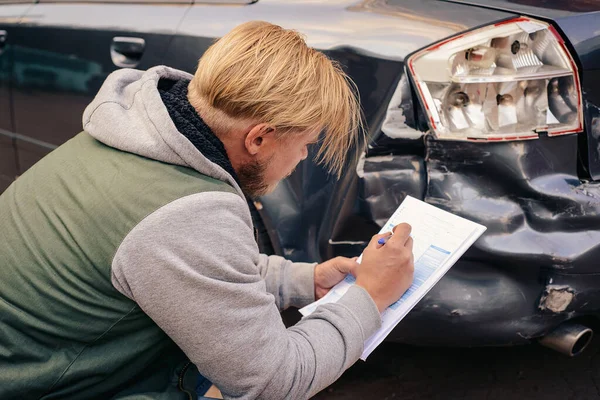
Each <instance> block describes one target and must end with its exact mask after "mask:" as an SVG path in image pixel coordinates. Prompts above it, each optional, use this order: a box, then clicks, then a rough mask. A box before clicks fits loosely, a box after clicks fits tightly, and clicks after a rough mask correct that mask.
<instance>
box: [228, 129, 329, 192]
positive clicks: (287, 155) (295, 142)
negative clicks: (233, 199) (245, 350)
mask: <svg viewBox="0 0 600 400" xmlns="http://www.w3.org/2000/svg"><path fill="white" fill-rule="evenodd" d="M318 137H319V131H316V132H315V131H307V132H302V133H290V134H289V135H288V137H284V138H280V139H277V140H269V141H266V142H265V143H264V148H263V149H262V150H261V152H260V153H259V154H257V157H256V158H255V159H254V160H252V161H250V162H248V163H246V164H245V165H243V166H241V168H240V169H239V171H238V176H239V178H240V183H241V185H242V189H243V190H244V191H245V192H246V194H248V195H249V196H250V197H258V196H263V195H266V194H268V193H271V192H272V191H273V190H274V189H275V187H276V186H277V184H278V183H279V182H280V181H281V180H283V179H285V178H287V177H288V176H290V175H291V174H292V172H293V171H294V169H295V168H296V166H297V165H298V164H299V163H300V161H302V160H304V159H306V157H307V156H308V145H309V144H311V143H315V142H316V141H317V139H318Z"/></svg>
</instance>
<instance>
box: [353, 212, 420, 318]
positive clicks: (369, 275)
mask: <svg viewBox="0 0 600 400" xmlns="http://www.w3.org/2000/svg"><path fill="white" fill-rule="evenodd" d="M410 231H411V227H410V225H408V224H400V225H396V226H395V227H394V235H393V236H391V237H390V238H389V239H388V240H387V241H386V242H385V244H384V245H381V244H379V243H378V240H379V239H381V238H385V237H389V233H384V234H382V235H375V236H373V238H372V239H371V242H370V243H369V245H368V246H367V248H366V249H365V251H364V252H363V258H362V263H361V266H360V269H358V270H357V273H356V284H357V285H358V286H362V287H363V288H365V289H366V291H367V292H369V294H370V295H371V298H372V299H373V301H375V304H377V308H378V309H379V312H382V311H383V310H385V309H386V308H387V307H388V306H390V305H391V304H392V303H394V302H395V301H396V300H398V299H399V298H400V297H401V296H402V295H403V294H404V292H405V291H406V289H408V288H409V287H410V285H411V283H412V281H413V274H414V268H415V266H414V260H413V254H412V248H413V240H412V238H411V237H410Z"/></svg>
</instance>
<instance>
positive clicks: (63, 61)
mask: <svg viewBox="0 0 600 400" xmlns="http://www.w3.org/2000/svg"><path fill="white" fill-rule="evenodd" d="M599 10H600V4H598V2H596V1H593V0H573V1H569V2H566V1H561V0H545V1H542V0H538V1H536V0H522V1H519V0H465V1H461V0H455V1H435V0H387V1H386V0H362V1H356V0H335V1H323V2H315V1H308V0H259V1H243V0H224V1H219V0H212V1H210V2H203V1H195V2H194V1H190V0H185V1H183V0H182V1H177V0H174V1H171V0H165V1H164V2H147V3H142V2H138V1H136V0H131V1H129V0H117V1H111V2H108V1H107V2H104V1H102V0H93V1H89V2H86V3H78V2H73V1H70V0H52V1H49V2H47V1H44V0H39V1H26V0H15V1H11V0H0V191H2V190H4V189H5V188H6V187H7V186H8V185H9V184H10V182H11V181H12V180H14V178H15V177H16V176H18V175H19V174H21V173H23V172H24V171H25V170H27V168H29V167H30V166H31V165H32V164H33V163H35V162H36V161H37V160H39V159H40V158H41V157H43V156H44V155H45V154H47V153H48V152H50V151H52V149H54V148H56V147H57V146H58V145H60V144H61V143H63V142H64V141H66V140H67V139H69V137H65V136H64V135H63V136H57V135H55V134H53V132H61V134H62V133H63V132H70V133H71V134H72V136H74V135H75V134H77V133H78V132H79V131H80V130H81V121H80V118H81V114H82V111H83V109H84V108H85V106H86V105H87V104H88V103H89V102H90V101H91V99H92V98H93V97H94V95H95V93H96V91H97V90H98V88H99V86H100V85H101V83H102V82H103V80H104V78H106V76H107V75H108V74H110V73H111V72H112V71H114V70H115V69H118V68H125V67H126V68H139V69H147V68H150V67H152V66H154V65H159V64H166V65H169V66H171V67H174V68H178V69H182V70H185V71H188V72H193V71H194V70H195V67H196V63H197V60H198V58H199V57H200V56H201V54H202V53H203V52H204V50H206V48H207V47H208V46H209V45H210V44H211V42H212V40H214V39H215V38H218V37H219V36H220V35H222V34H224V33H226V32H227V31H228V30H230V29H231V28H233V27H234V26H236V25H238V24H240V23H242V22H245V21H249V20H266V21H269V22H272V23H275V24H279V25H282V26H284V27H286V28H293V29H297V30H298V31H300V32H302V33H304V34H305V35H306V40H307V43H308V44H309V45H311V46H313V47H315V48H317V49H319V50H322V51H324V52H325V53H326V54H327V55H328V56H329V57H331V58H332V59H334V60H337V61H338V62H339V63H340V64H341V65H342V66H343V68H344V69H345V71H346V72H347V73H348V74H349V76H350V77H351V78H352V79H353V80H354V82H355V83H356V84H357V87H358V90H359V93H360V99H361V102H362V106H363V109H364V117H365V122H366V126H367V133H368V139H367V142H366V143H365V144H364V146H363V147H362V148H361V149H355V150H352V151H351V152H352V154H351V157H349V159H350V160H351V161H350V162H349V163H348V165H347V166H346V173H345V174H344V175H343V176H342V178H341V179H339V180H338V179H336V178H335V177H333V176H332V175H330V174H328V173H327V172H326V170H325V169H324V168H322V167H321V166H319V165H317V164H316V163H315V162H314V161H310V160H307V161H305V162H303V163H301V164H300V166H299V167H298V168H297V170H296V171H295V172H294V174H292V175H291V176H290V177H289V178H288V179H286V180H285V181H284V182H282V183H281V184H280V185H279V186H278V188H277V189H276V191H275V192H274V193H272V194H270V195H268V196H265V197H263V198H261V199H257V200H256V201H255V204H256V205H257V208H258V212H259V215H256V216H255V217H256V218H255V223H256V225H257V226H259V227H260V228H261V229H260V230H261V235H260V238H259V241H260V244H261V247H262V249H263V251H265V252H271V253H276V254H280V255H283V256H285V257H287V258H289V259H291V260H294V261H320V260H324V259H329V258H331V257H335V256H339V255H343V256H356V255H358V254H360V252H361V251H362V249H363V248H364V246H365V245H366V244H367V242H368V240H369V239H370V237H371V236H372V235H373V234H375V233H377V232H378V231H379V229H380V228H381V226H382V225H383V224H384V223H385V221H386V220H387V219H388V218H389V216H390V215H391V214H392V213H393V211H394V210H395V209H396V207H397V206H398V205H399V204H400V202H402V200H403V199H404V198H405V196H407V195H410V196H412V197H415V198H418V199H421V200H424V201H426V202H427V203H430V204H433V205H435V206H437V207H440V208H442V209H444V210H448V211H450V212H452V213H454V214H457V215H460V216H463V217H465V218H468V219H470V220H473V221H475V222H478V223H480V224H482V225H484V226H486V227H487V231H486V232H485V234H484V235H483V236H482V237H481V238H480V239H479V240H478V241H477V242H476V243H475V244H474V245H473V246H472V247H471V248H470V249H469V250H468V251H467V253H465V255H464V256H463V257H462V258H461V259H460V260H459V261H458V262H457V263H456V265H455V266H454V267H453V268H452V269H451V270H450V272H449V273H448V274H446V275H445V277H444V278H443V279H442V280H441V281H440V282H439V283H438V284H437V285H436V286H435V287H434V288H433V290H432V291H431V292H429V294H428V295H427V296H426V297H425V298H424V299H423V300H422V301H421V302H420V303H419V304H418V305H417V306H416V307H415V308H414V309H413V311H412V312H411V313H410V314H409V315H408V316H407V317H406V319H404V320H403V321H402V323H401V324H400V325H398V327H397V328H396V329H395V330H394V331H393V332H392V333H391V335H390V336H389V337H388V340H395V341H399V342H404V343H411V344H419V345H460V346H463V345H464V346H479V345H511V344H524V343H529V342H531V341H533V340H537V339H542V341H543V342H544V343H546V344H548V345H549V346H553V347H554V348H556V349H558V350H560V351H562V352H564V353H566V354H570V355H573V354H576V353H578V352H580V351H581V350H582V349H583V348H584V347H585V345H586V344H587V342H588V341H589V339H590V338H591V334H592V330H591V329H590V328H589V327H588V326H587V325H586V321H588V320H590V319H595V318H596V317H598V316H600V266H599V264H597V263H598V260H599V259H600V12H599ZM316 151H317V149H316V148H315V149H312V152H313V153H316Z"/></svg>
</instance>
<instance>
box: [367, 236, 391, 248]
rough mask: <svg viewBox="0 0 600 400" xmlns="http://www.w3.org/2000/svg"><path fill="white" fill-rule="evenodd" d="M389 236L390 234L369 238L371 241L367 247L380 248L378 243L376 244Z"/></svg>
mask: <svg viewBox="0 0 600 400" xmlns="http://www.w3.org/2000/svg"><path fill="white" fill-rule="evenodd" d="M389 236H390V232H387V233H378V234H377V235H374V236H373V237H372V238H371V241H370V242H369V246H368V247H375V248H377V247H381V245H380V244H379V243H377V242H378V241H379V239H383V238H387V237H389Z"/></svg>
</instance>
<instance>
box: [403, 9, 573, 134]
mask: <svg viewBox="0 0 600 400" xmlns="http://www.w3.org/2000/svg"><path fill="white" fill-rule="evenodd" d="M408 67H409V69H410V72H411V74H412V76H413V79H414V82H415V84H416V86H417V88H418V91H419V94H420V96H421V99H422V101H423V104H424V105H425V109H426V111H427V115H428V118H429V123H430V125H431V128H432V130H433V131H434V132H435V133H436V135H437V136H438V137H439V138H440V139H459V140H460V139H462V140H469V139H474V140H516V139H534V138H537V137H538V132H547V133H548V135H550V136H552V135H561V134H566V133H572V132H578V131H581V130H582V119H583V117H582V107H581V90H580V85H579V78H578V75H577V66H576V65H575V62H574V61H573V58H572V57H571V55H570V54H569V52H568V50H567V48H566V47H565V44H564V41H563V40H562V38H561V37H560V35H559V34H558V32H556V30H555V29H554V27H552V26H551V25H548V24H547V23H544V22H541V21H537V20H533V19H530V18H526V17H520V18H515V19H512V20H508V21H503V22H500V23H497V24H495V25H491V26H486V27H483V28H480V29H477V30H474V31H471V32H467V33H464V34H461V35H458V36H456V37H453V38H450V39H448V40H445V41H443V42H441V43H437V44H435V45H433V46H431V47H429V48H426V49H424V50H421V51H419V52H418V53H416V54H414V55H413V56H412V57H411V58H410V59H409V60H408Z"/></svg>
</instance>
